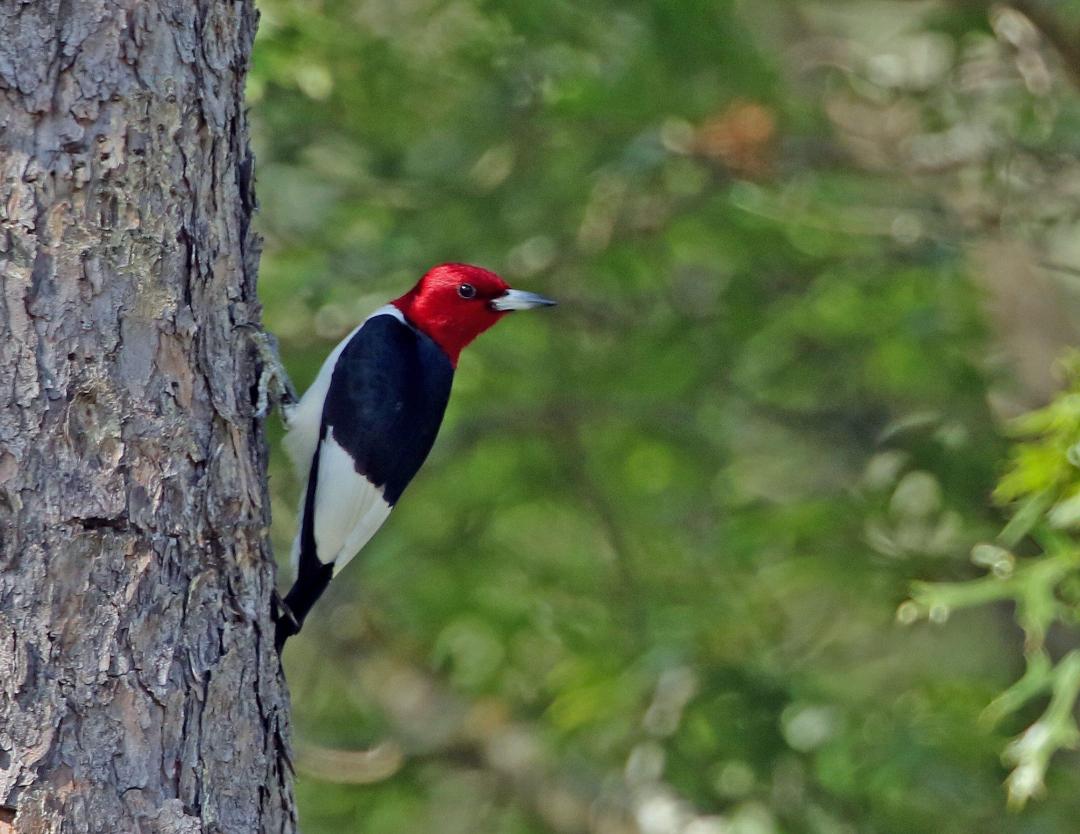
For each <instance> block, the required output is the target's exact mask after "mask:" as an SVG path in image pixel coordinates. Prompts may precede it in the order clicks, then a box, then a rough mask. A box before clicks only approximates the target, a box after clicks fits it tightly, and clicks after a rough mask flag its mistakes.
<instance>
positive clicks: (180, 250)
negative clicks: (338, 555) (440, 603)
mask: <svg viewBox="0 0 1080 834" xmlns="http://www.w3.org/2000/svg"><path fill="white" fill-rule="evenodd" d="M255 25H256V14H255V11H254V8H253V6H252V2H251V0H0V270H2V273H0V806H4V808H3V809H2V810H0V832H2V831H17V832H20V834H31V832H32V833H33V834H41V832H60V831H63V832H110V834H113V832H121V834H123V833H124V832H140V834H141V833H142V832H146V833H147V834H149V833H150V832H161V834H194V832H244V834H252V833H253V832H291V831H293V830H294V829H295V813H294V805H293V798H292V789H291V766H290V763H289V758H288V752H287V735H288V697H287V693H286V691H285V688H284V681H283V679H282V677H281V670H280V666H279V663H278V659H277V656H276V654H275V652H274V650H273V642H274V639H273V638H274V632H273V628H272V626H271V623H270V619H269V611H270V604H269V599H270V593H271V589H272V587H273V580H274V570H273V565H272V562H271V557H270V550H269V544H268V540H267V527H268V524H269V501H268V499H267V495H266V444H265V440H264V437H263V434H262V428H261V425H260V423H259V421H258V420H256V419H255V417H254V416H253V410H254V409H253V399H254V393H253V389H254V383H255V373H256V370H257V367H256V365H257V354H256V351H255V350H254V349H253V347H252V341H251V338H250V333H251V330H250V328H249V326H250V325H252V324H257V323H258V320H259V308H258V304H257V301H256V296H255V272H256V266H257V261H258V241H257V238H256V237H255V235H254V234H253V232H252V231H251V229H250V227H249V222H250V219H251V213H252V210H253V203H254V196H253V193H252V186H251V163H252V159H251V155H250V151H249V148H248V132H247V124H246V119H245V114H244V110H243V85H244V76H245V73H246V70H247V66H248V60H249V54H250V49H251V43H252V38H253V36H254V31H255Z"/></svg>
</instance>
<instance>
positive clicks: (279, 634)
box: [274, 424, 334, 654]
mask: <svg viewBox="0 0 1080 834" xmlns="http://www.w3.org/2000/svg"><path fill="white" fill-rule="evenodd" d="M322 436H323V437H325V436H326V426H325V424H324V425H323V429H322ZM319 443H320V445H321V444H322V438H321V437H320V439H319ZM318 483H319V449H318V447H316V449H315V457H314V458H313V459H312V461H311V471H310V472H308V481H307V492H306V493H305V494H304V514H303V517H302V518H301V519H300V558H299V560H298V562H297V566H296V582H294V583H293V586H292V589H291V590H290V591H289V593H288V594H287V595H286V596H285V599H284V600H282V599H279V598H278V596H277V594H275V595H274V622H275V623H276V625H275V633H274V645H275V646H276V647H277V650H278V654H281V650H282V648H283V647H284V646H285V641H286V640H288V639H289V638H290V637H292V636H293V635H294V634H296V633H298V632H299V631H300V628H301V627H302V626H303V625H304V618H305V617H307V615H308V612H309V611H311V608H312V606H313V605H315V602H316V601H317V600H318V599H319V597H320V596H322V592H323V591H325V590H326V586H327V585H329V584H330V580H331V579H332V578H333V576H334V565H333V563H330V564H327V565H324V564H323V563H322V562H320V561H319V555H318V551H317V550H316V547H315V487H316V485H317V484H318Z"/></svg>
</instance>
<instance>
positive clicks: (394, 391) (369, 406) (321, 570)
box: [277, 264, 553, 649]
mask: <svg viewBox="0 0 1080 834" xmlns="http://www.w3.org/2000/svg"><path fill="white" fill-rule="evenodd" d="M551 303H553V302H551V301H549V300H547V299H544V298H541V297H540V296H536V295H533V294H532V293H523V292H520V291H517V290H511V289H510V288H509V287H508V286H507V285H506V283H505V282H504V281H502V279H501V278H499V277H498V276H497V275H495V274H494V273H490V272H488V271H487V270H483V269H480V268H479V267H473V266H468V265H465V264H444V265H442V266H439V267H436V268H435V269H433V270H431V271H430V272H428V273H427V274H426V275H425V276H424V277H423V278H422V279H421V281H420V282H419V283H418V284H417V285H416V287H414V288H413V289H412V290H411V291H410V292H409V293H406V294H405V295H403V296H402V297H401V298H399V299H397V300H395V301H394V302H392V303H391V304H388V305H386V306H384V307H381V308H379V309H378V310H376V311H375V312H374V313H373V314H372V315H371V316H369V317H368V318H367V319H365V320H364V322H363V323H361V324H360V325H359V326H358V327H357V328H356V329H355V330H353V331H352V332H351V333H350V334H349V335H348V336H346V337H345V338H344V339H343V340H342V341H341V342H340V343H339V344H338V345H337V347H336V348H334V350H333V352H331V354H330V355H329V356H328V357H327V359H326V361H325V362H324V363H323V366H322V368H321V370H320V371H319V375H318V376H317V377H316V379H315V382H314V383H312V385H311V387H310V388H309V389H308V391H307V392H306V393H305V394H304V396H303V397H302V398H301V400H300V402H299V403H297V404H296V405H295V406H293V407H292V408H291V409H290V410H289V411H288V413H287V422H288V424H289V433H288V435H287V436H286V439H285V447H286V450H287V451H288V453H289V456H290V457H291V459H292V461H293V464H294V466H295V467H296V470H297V472H298V474H299V475H300V476H301V478H302V479H303V480H304V481H305V482H306V486H305V488H304V491H303V493H302V496H301V503H300V523H299V525H298V529H297V534H296V538H295V540H294V542H293V551H292V556H293V564H294V566H295V569H296V582H295V584H294V585H293V587H292V590H290V591H289V593H288V595H287V596H286V597H285V600H284V608H285V609H286V610H285V612H284V613H285V616H280V617H279V619H278V625H277V645H278V648H279V649H280V648H281V647H282V645H283V644H284V641H285V639H287V638H288V637H289V636H291V635H292V634H294V633H296V631H298V630H299V628H300V625H301V624H302V623H303V619H304V617H305V616H306V615H307V612H308V611H309V610H310V609H311V606H312V605H313V604H314V603H315V601H316V600H317V599H318V598H319V596H320V595H321V594H322V592H323V591H324V590H325V589H326V586H327V585H328V584H329V582H330V579H331V578H332V577H333V576H334V575H335V574H336V573H337V572H338V571H339V570H341V568H343V567H344V566H345V565H346V564H347V563H348V562H349V561H350V560H351V559H352V558H353V557H354V556H355V555H356V554H357V553H358V552H359V551H360V550H361V549H362V548H363V547H364V545H366V544H367V543H368V541H369V540H370V539H371V537H372V536H373V535H375V533H376V531H377V530H378V529H379V527H381V526H382V524H383V522H385V521H386V519H387V518H388V517H389V515H390V510H391V509H392V508H393V507H394V505H395V504H396V503H397V501H398V499H399V498H400V497H401V494H402V492H403V491H404V489H405V487H406V486H408V484H409V482H410V481H411V480H412V478H413V476H414V475H415V474H416V472H417V471H418V470H419V468H420V466H421V465H422V464H423V462H424V460H425V459H426V458H427V455H428V452H430V451H431V447H432V445H433V444H434V442H435V437H436V435H437V434H438V431H439V426H440V425H441V423H442V418H443V413H444V412H445V410H446V404H447V401H448V400H449V397H450V388H451V384H452V382H453V377H454V369H455V367H456V365H457V359H458V356H459V354H460V352H461V350H462V349H463V348H464V347H465V346H466V345H467V344H468V343H469V342H470V341H472V339H473V338H475V337H476V336H477V335H479V333H481V332H483V331H484V330H486V329H487V328H488V327H490V326H491V325H493V324H494V323H495V322H496V321H497V320H498V319H499V318H501V317H502V316H503V315H505V314H506V313H507V312H509V311H510V310H514V309H528V308H529V307H536V306H541V305H545V304H551Z"/></svg>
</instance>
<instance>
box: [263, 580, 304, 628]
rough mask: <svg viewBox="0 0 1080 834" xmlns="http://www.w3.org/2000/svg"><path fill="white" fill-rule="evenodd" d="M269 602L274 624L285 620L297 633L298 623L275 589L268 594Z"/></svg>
mask: <svg viewBox="0 0 1080 834" xmlns="http://www.w3.org/2000/svg"><path fill="white" fill-rule="evenodd" d="M270 601H271V603H272V604H273V615H272V616H273V619H274V622H278V621H280V620H285V621H286V622H288V623H290V624H291V625H292V626H293V628H295V629H296V630H297V631H299V630H300V621H299V620H298V619H297V618H296V615H295V614H294V613H293V610H292V609H291V608H290V607H289V604H288V603H287V602H285V600H284V599H283V598H282V596H281V594H279V593H278V591H277V588H275V589H274V590H273V591H271V592H270Z"/></svg>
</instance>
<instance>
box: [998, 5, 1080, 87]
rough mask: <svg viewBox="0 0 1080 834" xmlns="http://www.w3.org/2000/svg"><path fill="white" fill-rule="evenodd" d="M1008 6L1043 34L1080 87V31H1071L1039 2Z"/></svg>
mask: <svg viewBox="0 0 1080 834" xmlns="http://www.w3.org/2000/svg"><path fill="white" fill-rule="evenodd" d="M993 5H994V4H991V8H993ZM1007 5H1009V6H1011V7H1012V8H1014V9H1016V10H1017V11H1018V12H1020V13H1021V14H1022V15H1024V17H1026V18H1027V19H1028V20H1030V21H1031V22H1032V24H1033V25H1034V26H1035V28H1036V29H1038V30H1039V31H1040V32H1041V33H1042V35H1043V37H1044V38H1046V40H1047V42H1048V43H1049V44H1050V45H1051V46H1052V47H1053V48H1054V49H1055V50H1056V51H1057V53H1058V54H1059V55H1060V56H1061V60H1062V62H1063V63H1064V64H1065V71H1066V72H1067V73H1068V75H1069V78H1070V79H1071V80H1072V83H1073V85H1074V86H1076V87H1080V29H1074V30H1073V31H1069V29H1068V27H1066V25H1065V23H1064V22H1063V21H1062V20H1061V18H1059V17H1058V16H1057V14H1055V13H1054V12H1052V11H1051V10H1050V9H1049V8H1048V7H1047V6H1046V5H1045V4H1044V3H1041V2H1039V0H1012V2H1010V3H1008V4H1007Z"/></svg>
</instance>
